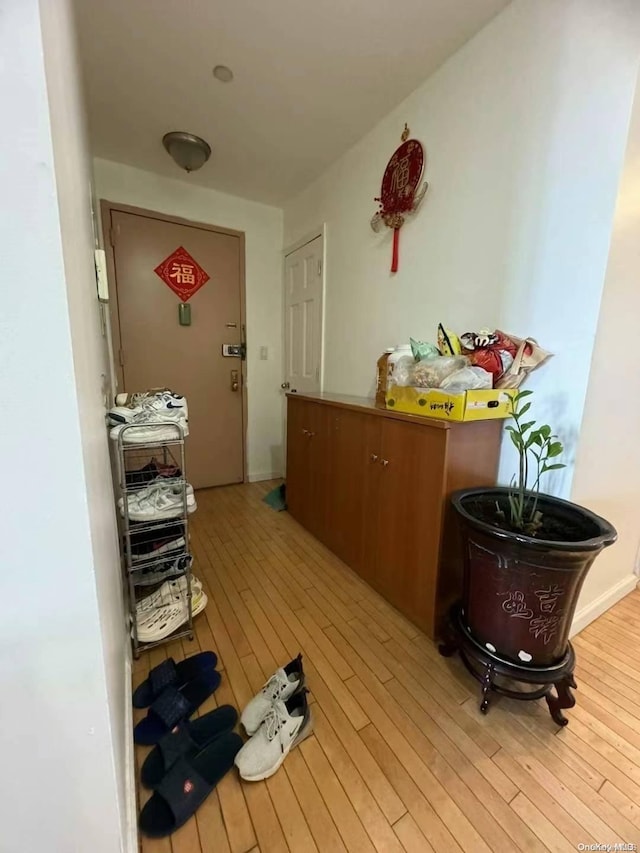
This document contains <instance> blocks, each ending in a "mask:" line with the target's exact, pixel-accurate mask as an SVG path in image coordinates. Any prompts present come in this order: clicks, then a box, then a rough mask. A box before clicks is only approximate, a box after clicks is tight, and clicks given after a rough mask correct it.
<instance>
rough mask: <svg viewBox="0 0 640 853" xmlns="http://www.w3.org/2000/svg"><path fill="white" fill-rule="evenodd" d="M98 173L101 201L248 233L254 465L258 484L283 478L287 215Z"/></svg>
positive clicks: (122, 171)
mask: <svg viewBox="0 0 640 853" xmlns="http://www.w3.org/2000/svg"><path fill="white" fill-rule="evenodd" d="M214 156H215V153H214ZM176 169H177V167H176ZM94 175H95V185H96V193H97V195H98V198H101V199H106V200H107V201H113V202H120V203H121V204H131V205H135V206H138V207H144V208H147V209H149V210H154V211H157V212H159V213H165V214H170V215H173V216H181V217H184V218H185V219H192V220H194V221H195V222H205V223H210V224H213V225H220V226H222V227H225V228H234V229H236V230H238V231H244V232H245V251H246V266H245V271H246V293H247V348H248V349H247V391H248V420H249V422H248V425H247V444H248V454H247V455H248V465H247V467H248V473H249V478H250V479H252V480H258V479H266V478H269V477H274V476H280V474H281V473H282V392H281V390H280V383H281V382H282V211H281V210H279V209H278V208H275V207H269V206H268V205H264V204H259V203H257V202H252V201H247V200H246V199H241V198H237V197H235V196H231V195H226V194H225V193H220V192H216V191H215V190H210V189H206V188H204V187H198V186H197V185H195V184H193V183H190V182H189V181H188V180H171V179H170V178H164V177H161V176H160V175H155V174H153V173H151V172H145V171H142V170H141V169H135V168H133V167H132V166H125V165H122V164H120V163H112V162H110V161H108V160H100V159H95V160H94ZM261 346H266V347H268V353H269V357H268V359H267V361H260V358H259V352H260V347H261Z"/></svg>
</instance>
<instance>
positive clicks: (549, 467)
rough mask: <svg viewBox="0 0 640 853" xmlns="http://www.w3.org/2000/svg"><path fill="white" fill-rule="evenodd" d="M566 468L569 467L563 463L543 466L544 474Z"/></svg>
mask: <svg viewBox="0 0 640 853" xmlns="http://www.w3.org/2000/svg"><path fill="white" fill-rule="evenodd" d="M566 467H567V466H566V465H564V464H563V463H562V462H554V464H553V465H543V466H542V473H543V474H545V473H546V472H547V471H559V470H560V468H566Z"/></svg>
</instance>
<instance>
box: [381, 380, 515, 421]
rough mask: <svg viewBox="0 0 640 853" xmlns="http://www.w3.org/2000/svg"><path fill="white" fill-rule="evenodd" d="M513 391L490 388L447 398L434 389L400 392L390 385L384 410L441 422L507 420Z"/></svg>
mask: <svg viewBox="0 0 640 853" xmlns="http://www.w3.org/2000/svg"><path fill="white" fill-rule="evenodd" d="M513 394H515V390H511V389H508V388H492V389H490V390H487V391H463V392H462V394H447V392H446V391H439V390H438V389H437V388H415V387H409V388H401V387H400V386H398V385H391V386H390V387H389V388H388V390H387V395H386V403H387V409H393V410H395V411H396V412H406V413H407V414H410V415H422V416H423V417H425V418H439V419H441V420H445V421H483V420H489V419H494V418H508V417H509V415H510V414H511V396H512V395H513Z"/></svg>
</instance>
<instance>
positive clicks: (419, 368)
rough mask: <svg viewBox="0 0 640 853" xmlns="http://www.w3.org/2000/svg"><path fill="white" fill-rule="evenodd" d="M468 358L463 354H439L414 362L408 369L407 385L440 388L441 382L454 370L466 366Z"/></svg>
mask: <svg viewBox="0 0 640 853" xmlns="http://www.w3.org/2000/svg"><path fill="white" fill-rule="evenodd" d="M468 364H469V359H468V358H466V357H465V356H464V355H453V356H450V355H441V356H438V358H427V359H425V360H424V361H419V362H418V363H417V364H414V365H413V366H412V367H411V370H410V381H409V383H408V384H409V385H417V386H418V387H419V388H440V386H441V384H442V382H443V381H444V380H445V379H446V378H447V376H449V375H450V374H452V373H455V371H456V370H461V369H462V368H463V367H467V365H468Z"/></svg>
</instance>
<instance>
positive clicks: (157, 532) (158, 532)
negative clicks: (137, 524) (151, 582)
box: [131, 523, 187, 563]
mask: <svg viewBox="0 0 640 853" xmlns="http://www.w3.org/2000/svg"><path fill="white" fill-rule="evenodd" d="M186 544H187V541H186V539H185V535H184V525H183V524H181V523H177V524H161V525H160V526H159V527H157V528H152V529H145V530H143V531H142V532H141V533H137V532H136V531H135V528H134V529H133V530H132V532H131V556H132V558H133V562H134V563H136V562H142V561H150V560H154V559H156V558H158V557H161V556H162V555H164V554H167V553H169V552H171V551H177V550H179V549H180V548H184V547H185V546H186Z"/></svg>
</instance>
